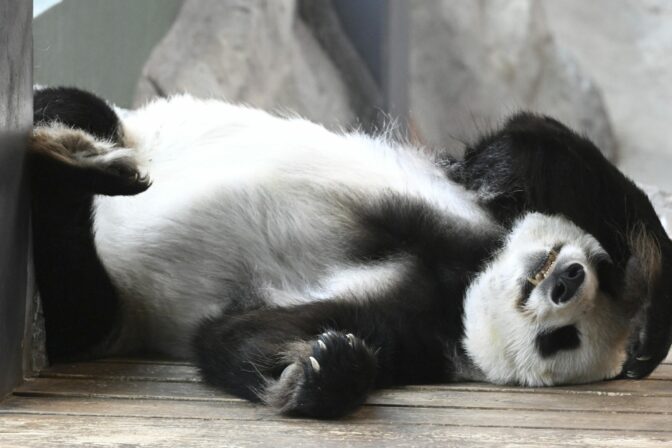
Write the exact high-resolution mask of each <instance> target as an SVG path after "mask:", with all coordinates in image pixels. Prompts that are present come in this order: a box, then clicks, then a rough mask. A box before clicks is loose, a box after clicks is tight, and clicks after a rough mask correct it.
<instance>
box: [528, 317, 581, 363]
mask: <svg viewBox="0 0 672 448" xmlns="http://www.w3.org/2000/svg"><path fill="white" fill-rule="evenodd" d="M535 343H536V345H537V350H539V354H540V355H541V357H542V358H548V357H550V356H553V355H555V354H556V353H558V352H559V351H561V350H574V349H576V348H578V347H579V345H581V338H580V333H579V330H578V328H576V327H575V326H574V325H567V326H564V327H560V328H554V329H552V330H547V331H545V332H543V333H539V334H538V335H537V340H536V341H535Z"/></svg>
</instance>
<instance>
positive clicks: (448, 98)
mask: <svg viewBox="0 0 672 448" xmlns="http://www.w3.org/2000/svg"><path fill="white" fill-rule="evenodd" d="M410 8H411V14H410V15H411V27H410V36H411V42H410V48H411V49H410V105H411V117H412V118H413V122H414V123H413V124H414V127H415V129H417V131H418V133H419V135H420V136H421V137H422V138H423V139H424V140H425V141H426V142H427V143H428V144H430V145H432V146H447V147H455V146H459V144H457V143H456V140H457V142H460V141H469V140H471V139H473V138H474V136H475V135H477V134H480V133H482V132H483V131H484V130H488V129H491V128H493V127H495V126H497V125H498V124H499V120H500V119H501V118H502V117H504V116H506V115H508V114H510V113H512V112H514V111H517V110H520V109H531V110H534V111H538V112H541V113H545V114H549V115H552V116H554V117H556V118H558V119H559V120H561V121H563V122H565V123H567V124H569V125H570V126H572V127H574V128H576V129H578V130H580V131H581V132H584V133H585V134H587V135H588V136H589V137H590V138H591V139H592V140H593V141H594V142H595V143H596V144H597V145H598V146H599V147H600V148H601V149H602V151H603V152H604V153H605V154H606V155H607V157H609V158H611V159H612V160H613V158H614V156H615V153H616V143H615V140H614V137H613V134H612V131H611V127H610V124H609V118H608V116H607V114H606V112H605V108H604V105H603V101H602V98H601V95H600V92H599V90H598V89H597V88H596V87H595V85H594V83H593V82H592V81H591V79H590V78H589V77H587V76H586V75H585V74H583V73H582V72H581V71H580V70H579V68H578V66H577V65H576V63H575V62H574V60H573V59H572V58H571V57H570V56H569V55H568V54H567V53H566V52H564V51H563V50H562V48H560V47H559V46H558V45H557V44H556V42H555V40H554V38H553V36H552V35H551V33H550V32H549V28H548V25H547V22H546V17H545V14H544V10H543V6H542V5H541V4H540V3H539V2H537V1H535V0H492V1H488V2H473V1H460V2H456V1H454V0H437V1H432V2H427V1H423V0H412V1H411V2H410Z"/></svg>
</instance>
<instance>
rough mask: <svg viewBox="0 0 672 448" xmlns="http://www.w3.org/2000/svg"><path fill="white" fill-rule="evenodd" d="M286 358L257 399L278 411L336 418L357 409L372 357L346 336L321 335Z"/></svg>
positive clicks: (373, 365)
mask: <svg viewBox="0 0 672 448" xmlns="http://www.w3.org/2000/svg"><path fill="white" fill-rule="evenodd" d="M287 355H288V356H289V357H290V358H293V359H294V361H293V362H292V363H291V364H289V365H288V366H287V367H286V368H285V369H284V371H283V372H282V374H281V375H280V377H279V378H278V379H277V380H274V381H272V382H270V383H269V384H268V385H267V387H266V389H265V392H264V396H263V398H264V401H265V402H266V403H268V404H270V405H271V406H274V407H275V408H277V409H279V410H280V411H281V412H284V413H288V414H298V415H305V416H309V417H316V418H334V417H340V416H342V415H345V414H347V413H349V412H351V411H353V410H354V409H356V408H357V407H358V406H360V405H361V404H362V403H363V402H364V400H366V396H367V393H368V391H369V390H370V389H371V387H372V386H373V383H374V379H375V374H376V358H375V354H374V352H373V351H372V350H371V349H369V348H368V347H367V346H366V344H365V343H364V341H362V340H361V339H360V338H358V337H356V336H354V335H352V334H349V333H348V334H346V333H342V332H336V331H327V332H325V333H322V334H321V335H319V336H318V337H317V339H315V340H313V341H310V342H304V343H300V345H294V347H293V349H292V352H290V353H288V354H287Z"/></svg>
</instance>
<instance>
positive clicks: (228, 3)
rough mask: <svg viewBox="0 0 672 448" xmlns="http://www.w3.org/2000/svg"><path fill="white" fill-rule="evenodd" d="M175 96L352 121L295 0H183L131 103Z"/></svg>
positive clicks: (336, 77)
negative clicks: (218, 100)
mask: <svg viewBox="0 0 672 448" xmlns="http://www.w3.org/2000/svg"><path fill="white" fill-rule="evenodd" d="M179 92H189V93H191V94H193V95H195V96H200V97H214V98H221V99H226V100H228V101H232V102H238V103H246V104H249V105H252V106H255V107H260V108H263V109H266V110H279V111H285V110H286V111H291V112H292V113H298V114H300V115H302V116H304V117H307V118H310V119H312V120H314V121H317V122H320V123H324V124H326V125H327V126H329V127H340V126H347V125H350V124H353V123H355V121H356V117H355V115H356V114H355V113H354V112H353V110H352V108H351V105H350V100H349V91H348V87H347V86H346V85H345V83H344V82H343V80H342V78H341V74H340V73H339V71H338V68H337V67H335V66H334V64H333V62H332V60H331V59H330V58H329V56H328V55H327V54H326V53H325V51H324V49H323V48H322V47H321V46H320V44H319V43H318V41H317V40H316V39H315V37H314V35H313V34H312V32H311V31H310V29H309V28H308V26H307V25H306V24H305V23H304V22H303V21H302V20H301V19H300V18H299V17H298V12H297V1H296V0H274V1H265V0H187V1H186V2H185V4H184V6H183V9H182V11H181V12H180V14H179V15H178V17H177V19H176V22H175V24H174V25H173V27H172V28H171V30H170V31H169V32H168V33H167V35H166V36H165V37H164V39H163V40H162V41H161V42H160V43H159V45H157V47H156V48H155V49H154V51H153V53H152V55H151V56H150V58H149V60H148V62H147V64H146V65H145V67H144V70H143V74H142V78H141V80H140V83H139V85H138V89H137V94H136V101H135V102H136V104H142V103H143V102H144V101H146V100H148V99H150V98H153V97H156V96H167V95H170V94H174V93H179Z"/></svg>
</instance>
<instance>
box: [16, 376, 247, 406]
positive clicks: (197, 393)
mask: <svg viewBox="0 0 672 448" xmlns="http://www.w3.org/2000/svg"><path fill="white" fill-rule="evenodd" d="M14 394H17V395H33V396H72V397H107V398H127V399H140V398H153V399H166V400H169V399H174V400H212V401H239V399H238V398H235V397H232V396H230V395H226V394H223V393H221V392H219V391H217V390H215V389H212V388H210V387H208V386H206V385H205V384H200V383H163V382H154V381H110V380H99V379H71V378H31V379H27V380H26V381H24V383H23V384H22V385H20V386H19V387H17V388H16V389H14Z"/></svg>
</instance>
